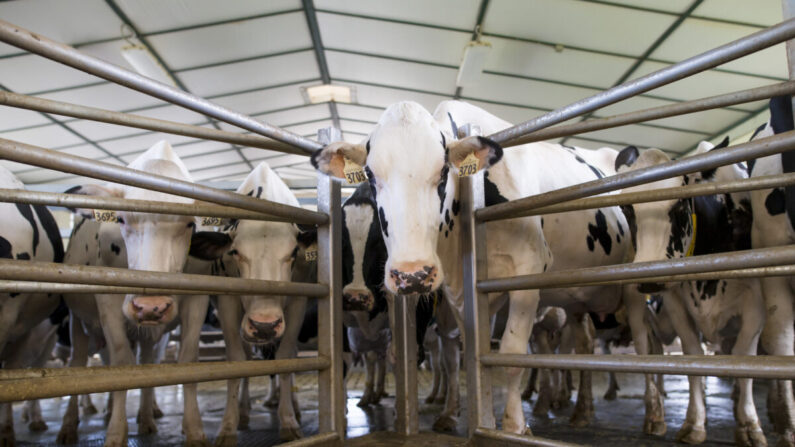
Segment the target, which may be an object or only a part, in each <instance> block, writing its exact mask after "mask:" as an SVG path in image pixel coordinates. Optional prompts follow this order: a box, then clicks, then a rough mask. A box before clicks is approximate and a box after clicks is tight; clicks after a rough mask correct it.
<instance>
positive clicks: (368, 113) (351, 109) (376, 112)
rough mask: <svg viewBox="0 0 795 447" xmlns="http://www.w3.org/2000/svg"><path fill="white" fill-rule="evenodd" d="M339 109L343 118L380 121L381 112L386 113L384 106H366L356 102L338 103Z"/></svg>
mask: <svg viewBox="0 0 795 447" xmlns="http://www.w3.org/2000/svg"><path fill="white" fill-rule="evenodd" d="M337 111H338V112H339V114H340V117H341V118H348V119H357V120H367V121H378V119H379V118H381V114H382V113H384V109H383V108H373V107H364V106H359V105H356V104H342V103H340V104H337Z"/></svg>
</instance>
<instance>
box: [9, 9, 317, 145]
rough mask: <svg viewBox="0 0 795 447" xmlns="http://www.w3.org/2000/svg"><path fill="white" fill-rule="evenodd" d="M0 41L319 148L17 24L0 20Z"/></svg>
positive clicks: (285, 139)
mask: <svg viewBox="0 0 795 447" xmlns="http://www.w3.org/2000/svg"><path fill="white" fill-rule="evenodd" d="M0 41H3V42H5V43H7V44H9V45H13V46H15V47H18V48H22V49H23V50H27V51H30V52H31V53H36V54H38V55H40V56H44V57H46V58H48V59H52V60H54V61H56V62H60V63H62V64H64V65H68V66H70V67H72V68H76V69H78V70H80V71H84V72H86V73H89V74H92V75H95V76H99V77H100V78H103V79H107V80H108V81H111V82H115V83H116V84H119V85H123V86H125V87H128V88H131V89H133V90H138V91H139V92H142V93H145V94H147V95H150V96H154V97H155V98H159V99H162V100H164V101H168V102H170V103H172V104H176V105H179V106H182V107H185V108H187V109H190V110H193V111H195V112H198V113H201V114H202V115H207V116H211V117H213V118H216V119H218V120H221V121H224V122H227V123H229V124H233V125H235V126H238V127H241V128H243V129H246V130H249V131H251V132H254V133H256V134H259V135H264V136H266V137H270V138H273V139H275V140H279V141H282V142H284V143H287V144H290V145H292V146H295V147H298V148H301V149H302V150H303V151H304V154H305V155H311V154H312V153H313V152H314V151H316V150H317V149H320V147H321V145H320V143H318V142H316V141H312V140H310V139H308V138H304V137H302V136H300V135H297V134H294V133H292V132H289V131H287V130H284V129H280V128H278V127H276V126H271V125H270V124H267V123H264V122H262V121H259V120H256V119H254V118H251V117H250V116H246V115H243V114H242V113H238V112H234V111H232V110H229V109H227V108H226V107H222V106H220V105H218V104H214V103H212V102H210V101H208V100H206V99H204V98H201V97H199V96H196V95H193V94H190V93H188V92H185V91H183V90H180V89H178V88H174V87H172V86H170V85H166V84H163V83H162V82H158V81H155V80H153V79H150V78H147V77H146V76H141V75H139V74H137V73H133V72H131V71H129V70H126V69H124V68H121V67H119V66H118V65H113V64H111V63H109V62H105V61H103V60H101V59H98V58H95V57H92V56H89V55H87V54H85V53H82V52H80V51H78V50H76V49H74V48H72V47H70V46H68V45H64V44H62V43H60V42H56V41H54V40H51V39H48V38H47V37H44V36H42V35H39V34H37V33H34V32H32V31H29V30H26V29H24V28H22V27H20V26H17V25H14V24H12V23H9V22H6V21H4V20H0Z"/></svg>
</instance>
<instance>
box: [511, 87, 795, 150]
mask: <svg viewBox="0 0 795 447" xmlns="http://www.w3.org/2000/svg"><path fill="white" fill-rule="evenodd" d="M793 93H795V81H788V82H782V83H780V84H774V85H767V86H764V87H758V88H752V89H748V90H742V91H739V92H732V93H728V94H725V95H717V96H711V97H709V98H702V99H697V100H694V101H687V102H681V103H678V104H670V105H666V106H661V107H654V108H651V109H646V110H638V111H635V112H630V113H624V114H621V115H613V116H609V117H605V118H598V119H591V120H588V121H583V122H579V123H575V124H564V125H560V126H555V127H548V128H546V129H542V130H538V131H535V132H533V133H531V134H528V135H525V136H523V137H519V138H516V139H514V140H511V141H508V142H507V143H505V144H503V147H510V146H518V145H520V144H525V143H532V142H535V141H544V140H551V139H553V138H558V137H565V136H571V135H577V134H581V133H587V132H594V131H597V130H602V129H610V128H613V127H618V126H625V125H627V124H635V123H641V122H644V121H650V120H656V119H661V118H667V117H671V116H677V115H684V114H687V113H694V112H701V111H704V110H711V109H717V108H721V107H727V106H731V105H735V104H743V103H747V102H752V101H758V100H761V99H768V98H772V97H773V96H779V95H791V94H793Z"/></svg>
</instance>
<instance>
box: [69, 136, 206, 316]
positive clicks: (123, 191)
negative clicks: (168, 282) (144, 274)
mask: <svg viewBox="0 0 795 447" xmlns="http://www.w3.org/2000/svg"><path fill="white" fill-rule="evenodd" d="M128 167H129V168H131V169H137V170H139V171H143V172H146V173H149V174H156V175H161V176H164V177H170V178H174V179H177V180H182V181H188V182H192V181H193V180H192V179H191V176H190V174H189V173H188V170H187V168H186V167H185V165H184V164H183V163H182V160H180V159H179V157H178V156H177V154H176V153H174V151H173V149H172V148H171V145H169V144H168V143H167V142H166V141H160V142H158V143H156V144H155V145H154V146H152V147H151V148H149V150H147V151H146V152H144V153H143V154H141V155H140V156H139V157H138V158H136V159H135V160H134V161H133V162H132V163H130V164H129V165H128ZM68 192H71V193H77V194H87V195H100V196H113V197H122V198H125V199H136V200H146V201H164V202H172V203H193V199H188V198H185V197H179V196H173V195H170V194H165V193H160V192H155V191H150V190H145V189H141V188H136V187H133V186H125V185H119V184H115V183H108V184H105V185H84V186H80V187H78V188H73V189H72V190H70V191H68ZM89 215H91V216H93V213H90V214H89ZM116 220H117V222H118V223H119V224H120V226H121V234H122V237H123V238H124V244H125V246H126V247H127V264H128V267H129V268H130V269H131V270H145V271H152V272H172V273H174V272H177V273H178V272H182V268H183V267H184V265H185V260H186V258H187V256H188V248H189V245H190V238H191V234H192V233H193V231H194V228H195V226H196V220H195V218H194V217H191V216H176V215H166V214H151V213H139V212H133V211H116ZM122 312H123V313H124V316H125V317H126V318H127V320H128V321H129V322H131V323H133V324H134V325H140V326H159V325H167V324H168V323H170V322H171V321H172V320H174V318H175V317H176V316H177V314H178V312H179V310H178V309H177V303H176V301H175V300H174V298H173V296H142V295H127V297H126V298H125V300H124V307H123V308H122Z"/></svg>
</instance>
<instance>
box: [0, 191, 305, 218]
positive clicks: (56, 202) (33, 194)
mask: <svg viewBox="0 0 795 447" xmlns="http://www.w3.org/2000/svg"><path fill="white" fill-rule="evenodd" d="M0 202H11V203H28V204H32V205H47V206H63V207H66V208H90V209H101V210H114V211H120V210H121V211H136V212H140V213H155V214H177V215H180V216H207V217H224V218H234V219H247V220H265V221H271V222H292V220H291V219H287V218H284V217H276V216H268V215H266V214H262V213H257V212H254V211H246V210H241V209H239V208H231V207H228V206H219V205H211V204H209V203H195V204H186V203H174V202H159V201H151V202H150V201H146V200H134V199H122V198H120V197H103V196H87V195H83V194H59V193H54V192H40V191H27V190H24V189H4V188H0Z"/></svg>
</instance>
